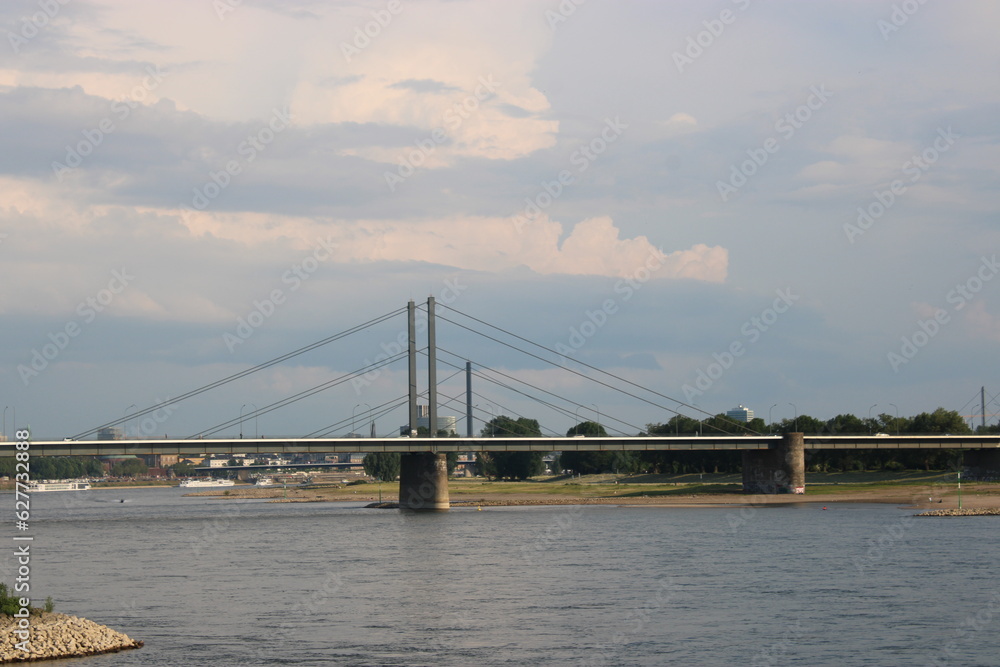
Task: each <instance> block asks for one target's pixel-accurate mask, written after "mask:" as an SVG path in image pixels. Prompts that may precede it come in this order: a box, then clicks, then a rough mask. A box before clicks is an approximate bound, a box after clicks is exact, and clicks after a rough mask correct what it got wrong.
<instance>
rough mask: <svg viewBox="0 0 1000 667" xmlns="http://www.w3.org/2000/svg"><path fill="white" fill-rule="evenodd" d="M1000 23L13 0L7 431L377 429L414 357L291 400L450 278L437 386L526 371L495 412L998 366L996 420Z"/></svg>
mask: <svg viewBox="0 0 1000 667" xmlns="http://www.w3.org/2000/svg"><path fill="white" fill-rule="evenodd" d="M998 24H1000V6H998V5H997V4H996V3H992V2H987V1H971V0H969V1H965V0H959V1H957V2H948V3H944V2H924V3H921V2H917V0H907V1H905V2H888V1H881V0H878V1H875V0H871V1H864V2H862V1H860V0H859V1H850V0H845V1H838V2H830V1H819V2H790V1H774V2H767V3H765V2H757V1H756V0H716V1H711V2H693V1H682V2H669V3H668V2H653V1H624V2H608V1H606V0H605V1H601V0H586V1H582V0H562V1H561V2H558V1H556V0H503V1H502V2H501V1H500V0H496V1H479V0H476V1H465V0H448V1H444V0H391V1H383V0H375V1H373V2H346V1H344V2H310V1H307V0H284V1H279V0H243V1H242V2H239V1H237V0H180V1H172V2H170V3H166V2H157V3H153V2H125V1H122V0H94V1H90V0H41V1H35V2H30V1H25V2H22V1H10V2H4V3H2V5H0V279H2V285H3V288H2V289H0V332H2V333H0V341H2V345H0V386H2V388H3V389H2V395H0V403H2V405H3V406H4V417H3V421H4V425H3V426H4V432H5V434H6V435H8V436H9V437H11V438H12V437H13V429H14V426H15V424H16V426H17V427H24V426H26V425H30V426H31V429H32V432H33V436H34V437H35V438H39V439H60V438H63V437H70V436H74V435H78V434H81V433H83V432H86V431H88V430H90V429H92V428H95V427H97V426H100V425H102V424H105V423H108V422H112V421H115V420H123V419H125V420H126V423H125V427H126V430H127V431H128V432H129V433H130V434H131V435H133V436H134V435H141V436H143V437H165V436H169V437H180V436H185V437H186V436H190V435H194V434H197V433H202V432H204V431H206V430H211V429H212V428H214V427H215V426H216V425H219V424H223V423H225V422H227V421H230V420H236V422H235V423H234V425H231V426H229V427H226V428H225V429H223V430H221V431H219V432H218V433H217V434H216V435H227V436H232V435H234V434H236V433H238V432H239V430H240V429H241V428H242V430H243V432H244V433H245V434H246V435H247V437H250V436H251V435H256V436H259V435H305V434H309V433H314V432H320V431H323V430H324V429H327V430H329V429H330V428H331V427H333V428H332V430H329V432H330V433H331V434H335V435H336V434H345V433H347V432H349V431H352V430H354V431H362V430H364V431H365V432H367V426H365V425H366V424H367V422H368V421H369V419H372V420H374V421H375V423H376V431H377V433H378V434H379V435H383V434H385V435H388V434H391V433H393V432H395V431H397V429H398V427H399V425H400V424H403V423H404V422H405V420H406V417H405V411H404V410H402V409H399V410H396V411H395V412H393V413H390V414H387V415H381V414H380V408H379V407H378V406H381V405H382V404H384V403H386V402H389V403H392V402H394V401H395V400H396V399H397V398H399V397H401V396H403V395H405V394H406V391H407V375H406V366H405V362H401V361H397V362H394V363H392V364H390V365H388V366H386V367H384V368H379V369H375V370H370V371H369V372H368V374H367V375H365V376H363V377H361V378H360V379H358V378H355V379H354V380H353V381H350V380H348V381H342V382H340V383H339V384H335V385H334V386H332V387H330V388H329V389H327V390H325V391H322V392H320V393H316V394H314V395H312V396H309V397H306V398H303V399H302V400H299V401H297V402H295V403H294V404H291V405H289V406H288V407H285V408H282V409H275V410H269V409H268V408H267V406H271V405H273V404H274V403H275V402H277V401H281V400H283V399H286V398H288V397H290V396H293V395H296V394H298V393H299V392H304V391H307V390H309V389H311V388H313V387H317V386H319V385H321V384H323V383H328V382H331V381H335V380H336V379H337V378H343V377H344V376H345V374H348V373H351V372H354V371H356V370H358V369H362V368H364V367H366V366H367V365H368V364H371V363H373V362H375V361H377V360H379V359H380V356H379V355H383V356H382V357H381V359H384V358H385V356H387V355H390V354H393V353H394V352H395V350H396V347H395V346H396V345H398V343H397V341H398V340H399V337H400V335H401V334H403V333H405V330H406V322H405V317H404V315H403V314H402V312H403V310H404V309H405V307H406V304H407V302H408V301H410V300H413V301H414V302H415V303H416V304H417V305H418V306H419V307H420V309H423V310H424V311H426V302H427V299H428V297H434V298H435V299H436V301H437V302H438V303H439V304H441V306H440V307H439V309H438V311H437V317H436V327H435V328H436V334H437V342H438V346H439V348H440V349H439V352H438V357H439V366H438V379H439V381H440V392H441V394H442V396H446V397H459V396H461V395H462V394H463V392H464V390H465V381H464V377H463V376H462V375H461V374H459V375H454V373H455V372H456V368H463V367H464V363H465V361H466V360H470V361H471V362H472V363H473V364H474V368H476V369H477V373H480V374H492V373H503V374H504V375H503V376H501V375H497V374H493V375H491V377H493V378H494V379H495V380H497V381H502V382H504V383H505V384H507V385H508V386H516V387H519V388H520V391H521V392H522V393H518V392H517V391H514V390H512V389H510V388H507V387H504V386H501V385H500V384H497V383H495V382H489V381H487V380H485V379H484V378H482V377H479V376H477V377H476V378H475V379H474V383H473V384H474V386H473V389H474V391H475V397H474V402H475V403H476V406H477V407H476V430H477V431H478V429H479V428H481V426H482V421H481V420H483V419H486V420H488V419H490V417H491V416H495V415H498V414H508V415H511V416H525V417H529V418H534V419H538V421H539V422H540V423H541V425H542V427H543V431H544V432H546V433H549V434H562V433H565V431H566V429H568V428H569V427H570V426H571V425H572V424H574V423H575V422H576V421H583V420H585V419H586V420H596V421H600V422H601V423H602V424H605V425H606V427H607V428H608V430H609V431H610V432H619V433H626V434H634V433H636V432H638V430H640V429H641V428H644V426H645V425H646V424H651V423H652V424H655V423H663V422H666V421H667V420H668V419H670V417H672V416H673V415H674V414H675V412H677V411H679V412H681V413H684V414H687V415H689V416H695V417H698V416H703V415H704V414H706V413H707V414H715V413H718V412H724V411H726V410H728V409H731V408H733V407H735V406H737V405H745V406H747V407H749V408H751V409H753V410H754V411H755V412H756V414H757V416H759V417H763V418H765V420H768V421H778V420H781V419H791V418H793V417H794V416H796V415H803V414H809V415H812V416H815V417H817V418H821V419H828V418H830V417H833V416H835V415H837V414H842V413H852V414H856V415H858V416H861V417H867V416H869V415H870V414H871V415H878V414H883V413H884V414H889V415H896V414H898V415H900V416H907V415H914V414H917V413H919V412H924V411H932V410H934V409H935V408H937V407H945V408H947V409H950V410H959V411H961V413H962V414H964V415H973V414H979V412H980V410H979V404H978V398H979V392H980V388H981V387H985V388H986V395H987V403H989V405H988V406H987V415H988V421H992V422H995V421H996V419H997V413H998V412H1000V402H998V401H997V399H996V398H995V397H996V396H997V394H998V393H1000V382H998V379H997V375H996V370H997V366H996V350H997V344H998V342H1000V279H998V278H997V274H998V273H1000V266H998V264H997V254H996V253H997V249H998V247H1000V224H998V211H1000V195H998V190H997V187H996V184H997V182H998V170H1000V166H998V165H1000V144H998V139H1000V128H998V122H997V119H998V118H1000V86H998V85H997V84H998V81H997V76H998V72H1000V62H998V61H1000V43H998V40H997V39H996V34H995V33H996V30H995V27H996V25H998ZM390 313H395V314H394V315H392V317H390V318H389V319H387V320H385V321H382V322H380V323H377V324H375V325H373V326H370V327H368V328H366V329H364V330H363V331H360V332H358V333H354V334H352V335H349V336H346V337H344V338H343V339H342V340H336V341H334V342H331V343H329V344H327V345H324V346H321V347H319V348H317V349H315V350H312V351H310V352H307V353H305V354H301V355H297V356H295V357H292V358H289V359H287V360H285V361H282V362H280V363H276V364H274V365H271V366H269V367H267V368H266V369H264V370H261V371H259V372H256V373H253V374H251V375H248V376H246V377H244V378H242V379H239V380H237V381H233V382H229V383H227V384H225V385H223V386H220V387H218V388H216V389H213V390H211V391H206V392H204V393H202V394H199V395H198V396H197V397H195V398H192V399H189V400H185V401H181V402H178V403H176V404H173V405H169V406H167V407H164V408H160V409H159V410H158V411H156V412H151V413H149V414H148V415H143V416H142V417H141V418H140V416H139V414H138V413H140V412H141V411H143V410H145V409H147V408H150V407H155V406H157V405H161V404H164V402H166V401H169V400H171V399H173V398H176V397H178V396H181V395H183V394H184V393H185V392H188V391H191V390H194V389H197V388H199V387H203V386H205V385H208V384H209V383H212V382H215V381H217V380H221V379H223V378H228V377H229V376H232V375H233V374H236V373H240V372H241V371H244V370H247V369H250V368H252V367H254V366H256V365H258V364H261V363H264V362H267V361H270V360H272V359H275V358H277V357H279V356H281V355H284V354H286V353H288V352H291V351H294V350H297V349H299V348H301V347H303V346H306V345H309V344H311V343H313V342H316V341H320V340H323V339H326V338H328V337H330V336H334V335H335V334H339V333H341V332H346V331H349V330H352V329H353V328H355V327H357V326H358V325H361V324H365V323H368V322H371V321H372V320H377V319H378V318H380V317H381V316H383V315H387V314H390ZM466 316H471V317H472V318H476V319H475V320H473V319H469V318H468V317H466ZM483 322H485V323H488V325H492V326H495V327H499V329H502V330H503V331H504V332H510V333H512V334H516V335H517V336H520V337H522V338H523V339H524V340H521V339H518V338H513V337H511V336H510V335H509V334H507V333H502V332H501V331H499V330H498V329H492V328H490V326H488V325H487V324H482V323H483ZM463 327H468V328H463ZM419 329H420V331H421V334H420V346H421V347H423V346H425V345H426V337H425V327H424V326H423V323H421V326H420V327H419ZM469 329H474V330H476V331H478V332H480V333H485V334H489V335H490V336H491V337H492V338H494V339H496V340H491V339H490V338H486V337H484V336H481V335H479V334H476V333H473V332H471V331H469ZM498 341H500V342H498ZM525 341H531V343H535V344H538V345H541V346H544V347H546V348H549V350H554V351H555V352H557V353H558V354H554V353H552V352H548V351H545V350H542V349H541V348H538V347H533V346H532V345H531V343H528V342H525ZM511 346H513V347H511ZM515 347H517V348H520V349H522V350H529V351H531V352H532V354H533V355H535V356H530V355H527V354H524V353H522V352H520V351H518V350H516V349H514V348H515ZM577 361H581V362H584V363H585V364H588V365H589V367H588V366H581V365H579V364H577ZM420 367H421V370H420V377H419V387H420V389H421V391H424V390H426V387H427V377H426V358H425V357H421V360H420ZM484 367H485V368H488V369H491V370H482V369H483V368H484ZM590 367H593V368H590ZM594 368H596V369H601V370H602V371H605V372H607V373H610V374H612V375H613V376H614V378H612V377H611V376H609V375H603V374H602V373H600V372H598V371H597V370H594ZM567 369H575V370H577V371H578V372H579V374H574V373H571V372H568V371H567ZM510 378H513V379H510ZM595 378H596V379H600V380H601V381H602V382H605V384H604V385H602V384H600V383H598V382H594V381H593V380H594V379H595ZM618 378H620V379H618ZM624 381H627V382H630V383H634V384H625V382H624ZM519 383H528V384H519ZM606 384H611V385H613V386H615V387H617V388H618V389H624V390H626V391H627V392H628V393H631V394H633V395H632V396H629V395H627V394H626V393H623V392H622V391H617V390H612V389H611V388H609V387H608V386H606ZM529 385H530V386H529ZM639 387H641V388H642V389H640V388H639ZM647 390H651V391H647ZM545 392H551V393H545ZM653 392H655V393H653ZM556 396H558V397H559V398H556ZM534 398H544V399H545V400H546V401H549V402H551V403H556V404H558V405H561V406H563V410H562V411H561V412H560V411H558V410H555V409H553V408H551V407H549V406H547V405H545V404H544V403H539V402H537V401H535V400H534ZM442 401H446V399H444V398H442ZM439 414H456V415H459V416H461V415H463V414H464V407H462V406H460V405H458V404H457V403H447V402H445V403H444V404H443V405H442V407H441V408H439ZM130 415H134V417H133V418H132V419H131V420H128V419H127V418H128V417H129V416H130ZM241 418H243V421H242V423H240V419H241ZM976 423H978V420H977V422H976ZM459 424H460V430H461V431H462V432H464V430H465V427H464V425H463V424H462V422H461V421H460V422H459ZM323 432H326V431H323Z"/></svg>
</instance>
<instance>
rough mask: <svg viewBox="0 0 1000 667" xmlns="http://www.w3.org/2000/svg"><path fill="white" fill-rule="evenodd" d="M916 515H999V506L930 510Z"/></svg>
mask: <svg viewBox="0 0 1000 667" xmlns="http://www.w3.org/2000/svg"><path fill="white" fill-rule="evenodd" d="M916 516H1000V508H997V507H969V508H966V509H950V510H931V511H930V512H921V513H920V514H917V515H916Z"/></svg>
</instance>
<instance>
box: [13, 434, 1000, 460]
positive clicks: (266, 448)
mask: <svg viewBox="0 0 1000 667" xmlns="http://www.w3.org/2000/svg"><path fill="white" fill-rule="evenodd" d="M780 441H781V436H777V435H775V436H724V437H718V436H701V437H698V436H680V437H675V436H670V437H662V436H650V437H607V438H579V437H577V438H572V437H570V438H567V437H557V438H297V439H292V438H281V439H266V438H261V439H238V438H226V439H215V440H166V439H164V440H71V441H66V440H60V441H37V442H32V443H31V445H30V452H31V455H32V456H114V455H127V454H175V455H178V456H182V457H183V456H198V455H204V454H232V453H237V452H238V453H245V454H273V453H290V454H335V453H367V452H400V453H410V452H428V451H435V452H489V451H507V452H518V451H535V452H573V451H577V452H593V451H623V450H625V451H705V450H720V451H721V450H761V449H770V448H772V447H773V446H774V445H776V444H777V443H778V442H780ZM805 448H806V449H991V448H1000V435H903V436H809V435H807V436H805ZM14 453H15V448H14V443H13V442H5V443H2V445H0V456H13V455H14Z"/></svg>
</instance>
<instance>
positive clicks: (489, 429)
mask: <svg viewBox="0 0 1000 667" xmlns="http://www.w3.org/2000/svg"><path fill="white" fill-rule="evenodd" d="M482 435H483V436H484V437H507V438H540V437H542V428H541V426H539V425H538V420H537V419H528V418H527V417H518V418H517V419H512V418H511V417H508V416H506V415H500V416H499V417H494V418H493V419H492V420H490V422H489V423H487V424H486V426H485V427H483V430H482ZM543 457H544V454H543V453H542V452H482V453H480V454H479V455H478V456H477V457H476V461H477V462H478V463H479V469H480V471H482V473H483V474H484V475H486V476H487V477H492V478H494V479H516V480H524V479H527V478H529V477H532V476H533V475H540V474H542V473H543V472H545V463H543V462H542V458H543Z"/></svg>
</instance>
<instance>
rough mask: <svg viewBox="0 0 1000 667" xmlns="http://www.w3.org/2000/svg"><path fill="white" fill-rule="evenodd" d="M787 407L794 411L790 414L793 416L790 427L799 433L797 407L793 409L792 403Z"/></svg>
mask: <svg viewBox="0 0 1000 667" xmlns="http://www.w3.org/2000/svg"><path fill="white" fill-rule="evenodd" d="M789 405H790V406H792V410H794V411H795V412H793V413H792V414H794V415H795V420H794V421H793V422H792V427H793V428H794V429H795V432H796V433H798V432H799V409H798V408H797V407H795V404H794V403H789Z"/></svg>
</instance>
